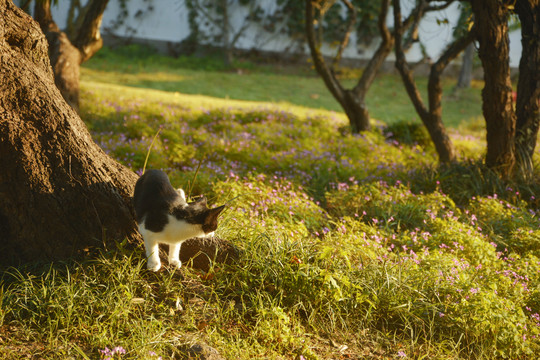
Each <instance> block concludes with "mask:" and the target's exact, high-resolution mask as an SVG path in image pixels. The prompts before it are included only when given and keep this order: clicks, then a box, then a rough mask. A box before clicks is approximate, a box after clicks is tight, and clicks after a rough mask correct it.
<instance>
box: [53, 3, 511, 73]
mask: <svg viewBox="0 0 540 360" xmlns="http://www.w3.org/2000/svg"><path fill="white" fill-rule="evenodd" d="M83 1H84V0H83ZM253 1H258V2H259V4H263V5H264V7H265V8H268V9H269V10H272V8H273V7H275V6H276V2H275V0H253ZM298 1H301V0H298ZM69 4H70V0H58V4H57V5H55V6H53V17H54V19H55V21H56V22H57V24H58V25H59V26H60V27H61V28H62V27H63V26H65V24H66V19H67V12H68V8H69ZM127 5H128V12H129V15H128V17H127V18H126V23H125V24H124V25H122V26H120V27H117V28H113V24H114V22H115V21H116V20H117V19H118V17H119V13H120V10H121V9H120V2H119V1H118V0H110V1H109V5H108V7H107V10H106V11H105V14H104V17H103V24H102V29H103V30H104V31H103V33H104V34H107V30H108V31H109V32H110V33H112V34H114V35H115V36H120V37H128V38H130V37H131V38H136V39H144V40H146V41H156V42H171V43H178V42H180V41H182V40H183V39H185V38H186V37H187V36H188V35H189V32H190V29H189V25H188V15H187V14H188V11H187V8H186V6H185V4H184V1H183V0H129V1H128V2H127ZM149 6H151V7H152V10H148V8H149ZM412 6H414V1H412V0H402V7H403V9H402V12H403V13H404V14H407V12H408V11H410V9H411V7H412ZM229 12H230V14H231V16H232V19H231V24H232V26H233V27H234V28H236V29H239V28H240V27H242V25H243V19H244V18H245V15H246V13H247V10H246V9H245V8H242V7H239V6H236V7H232V8H231V9H230V11H229ZM458 17H459V4H458V3H456V4H453V5H452V6H450V7H449V8H447V9H445V10H442V11H439V12H437V13H431V14H428V15H427V16H425V17H424V19H423V20H422V22H421V23H420V27H419V38H420V42H421V43H422V44H424V46H425V49H426V52H427V54H428V55H429V56H430V57H431V58H432V59H436V58H437V57H438V56H439V54H440V53H441V52H442V51H443V50H444V48H445V47H446V46H447V44H448V43H449V42H450V41H451V40H452V31H453V27H454V26H455V24H456V22H457V19H458ZM445 19H447V20H448V22H447V23H442V21H441V20H445ZM387 23H388V25H389V26H390V27H391V26H392V23H393V15H392V14H391V11H390V14H389V16H388V19H387ZM355 40H356V39H355V34H353V35H352V38H351V42H350V45H349V46H348V48H347V49H346V51H345V53H344V57H347V58H350V59H366V58H370V57H371V55H372V54H373V52H374V51H375V49H376V46H377V43H378V41H373V42H372V43H371V45H370V46H368V47H358V46H357V45H356V41H355ZM236 46H237V47H238V48H240V49H245V50H249V49H252V48H257V49H258V50H262V51H275V52H286V51H289V52H291V51H301V52H304V53H306V54H307V53H308V49H307V46H304V47H303V48H300V49H298V48H297V47H295V43H294V41H292V40H291V39H290V38H288V37H287V36H284V35H274V34H269V33H267V32H265V31H264V30H263V29H262V28H261V27H260V26H258V25H257V24H255V25H250V26H249V28H248V29H247V31H245V33H244V36H242V37H241V38H240V39H239V41H238V42H237V44H236ZM334 51H335V49H333V48H331V47H329V46H327V45H325V46H323V52H324V53H325V54H327V55H330V54H333V52H334ZM392 56H393V55H391V57H390V58H389V60H392V59H393V57H392ZM520 56H521V35H520V31H519V30H517V31H514V32H512V33H511V34H510V65H511V66H512V67H517V66H518V65H519V59H520ZM407 58H408V60H409V61H418V60H420V59H421V58H422V53H421V50H420V46H419V45H418V44H415V45H414V46H413V47H412V48H411V50H410V51H409V52H408V53H407Z"/></svg>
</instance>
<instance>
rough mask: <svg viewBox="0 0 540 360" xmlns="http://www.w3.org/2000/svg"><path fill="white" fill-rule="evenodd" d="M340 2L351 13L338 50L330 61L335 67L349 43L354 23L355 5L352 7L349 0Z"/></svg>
mask: <svg viewBox="0 0 540 360" xmlns="http://www.w3.org/2000/svg"><path fill="white" fill-rule="evenodd" d="M342 2H343V3H344V4H345V6H346V7H347V8H348V9H349V12H350V13H351V15H350V19H349V24H348V25H347V30H345V34H344V35H343V39H342V40H341V42H340V44H339V48H338V51H337V53H336V56H335V57H334V60H333V62H332V68H335V67H336V66H337V65H338V64H339V62H340V61H341V57H342V56H343V52H344V51H345V49H346V48H347V45H349V39H350V37H351V33H352V31H353V30H354V25H355V24H356V14H357V12H356V7H354V5H353V4H351V2H350V1H349V0H342Z"/></svg>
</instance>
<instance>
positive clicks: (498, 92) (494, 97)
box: [471, 0, 516, 176]
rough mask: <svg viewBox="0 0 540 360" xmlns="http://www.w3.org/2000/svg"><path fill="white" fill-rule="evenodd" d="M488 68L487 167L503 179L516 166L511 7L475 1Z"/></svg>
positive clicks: (484, 108)
mask: <svg viewBox="0 0 540 360" xmlns="http://www.w3.org/2000/svg"><path fill="white" fill-rule="evenodd" d="M471 6H472V11H473V14H474V21H475V27H476V38H477V40H478V42H479V44H480V47H479V52H478V55H479V57H480V60H481V61H482V66H483V68H484V82H485V85H484V89H483V90H482V112H483V114H484V118H485V121H486V130H487V137H486V139H487V154H486V165H487V166H488V167H490V168H492V169H495V170H496V171H498V172H499V173H500V174H501V175H502V176H509V175H511V174H512V171H513V169H514V165H515V153H514V141H515V132H516V114H515V112H514V105H513V100H512V82H511V80H510V65H509V63H510V62H509V39H508V16H509V9H508V4H505V2H504V1H483V0H471Z"/></svg>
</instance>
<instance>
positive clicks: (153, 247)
mask: <svg viewBox="0 0 540 360" xmlns="http://www.w3.org/2000/svg"><path fill="white" fill-rule="evenodd" d="M145 235H146V236H145ZM145 235H143V238H144V248H145V250H146V259H147V261H148V262H147V264H146V267H147V269H148V270H150V271H158V270H159V269H160V268H161V261H160V260H159V243H158V242H157V241H155V240H153V239H152V236H149V234H148V233H147V234H145Z"/></svg>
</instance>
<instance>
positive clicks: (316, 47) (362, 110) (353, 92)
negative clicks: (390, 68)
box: [305, 0, 393, 133]
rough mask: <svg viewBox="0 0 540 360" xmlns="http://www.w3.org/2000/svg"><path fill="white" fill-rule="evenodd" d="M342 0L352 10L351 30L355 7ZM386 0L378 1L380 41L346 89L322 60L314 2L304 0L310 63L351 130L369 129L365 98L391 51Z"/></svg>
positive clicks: (336, 61) (346, 37)
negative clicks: (356, 81) (311, 61)
mask: <svg viewBox="0 0 540 360" xmlns="http://www.w3.org/2000/svg"><path fill="white" fill-rule="evenodd" d="M344 3H345V5H346V7H347V8H348V9H349V11H351V13H352V14H351V21H350V22H349V26H348V32H350V31H352V29H353V27H352V25H354V21H355V16H356V10H355V8H354V6H352V4H351V3H350V2H348V1H345V2H344ZM389 3H390V0H384V1H383V2H382V4H381V10H380V13H379V20H378V26H379V31H380V33H381V43H380V45H379V47H378V48H377V51H376V52H375V54H374V56H373V57H372V58H371V59H370V61H369V63H368V65H367V66H366V68H365V69H364V71H363V73H362V76H361V77H360V79H359V81H358V83H357V85H356V86H355V87H354V88H353V89H345V88H344V87H343V86H342V85H341V83H340V82H339V80H338V79H337V77H336V74H335V72H334V70H333V68H331V67H329V66H328V65H327V64H326V61H325V60H324V57H323V55H322V53H321V50H320V42H319V41H317V39H318V36H317V34H316V32H315V27H314V23H315V15H314V8H313V1H312V0H306V16H305V18H306V35H307V39H308V45H309V49H310V52H311V57H312V59H313V64H314V65H315V69H316V70H317V72H318V73H319V75H320V76H321V77H322V79H323V81H324V83H325V85H326V87H327V88H328V90H329V91H330V93H331V94H332V95H333V96H334V98H335V99H336V100H337V101H338V102H339V103H340V105H341V107H342V108H343V110H344V111H345V114H346V115H347V118H348V119H349V124H350V127H351V130H352V132H353V133H359V132H361V131H366V130H369V128H370V123H369V111H368V108H367V105H366V103H365V97H366V94H367V92H368V90H369V87H370V86H371V84H372V83H373V80H374V79H375V76H376V75H377V72H378V70H379V69H380V67H381V65H382V63H383V62H384V59H386V57H387V56H388V54H389V53H390V51H392V46H393V37H392V35H391V33H390V31H388V28H387V27H386V15H387V13H388V7H389ZM348 32H347V34H346V35H345V37H344V39H343V42H342V44H341V45H340V47H339V50H338V53H337V55H336V58H335V59H334V61H333V64H334V65H336V64H337V63H338V61H339V58H340V57H341V53H342V52H343V50H344V48H345V46H346V43H347V42H348V39H349V36H348Z"/></svg>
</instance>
